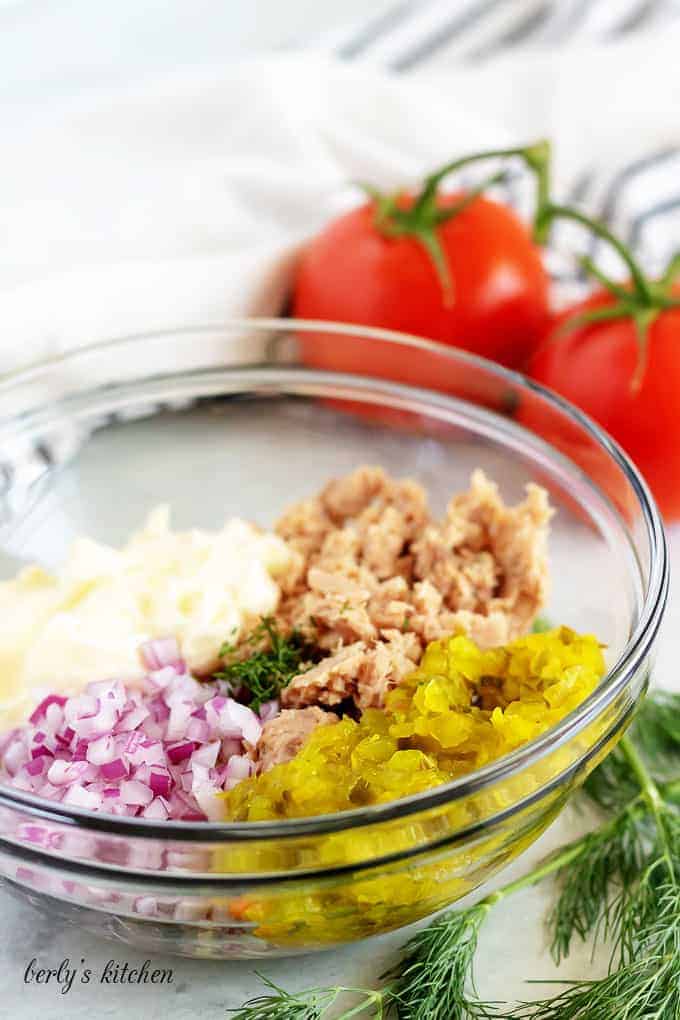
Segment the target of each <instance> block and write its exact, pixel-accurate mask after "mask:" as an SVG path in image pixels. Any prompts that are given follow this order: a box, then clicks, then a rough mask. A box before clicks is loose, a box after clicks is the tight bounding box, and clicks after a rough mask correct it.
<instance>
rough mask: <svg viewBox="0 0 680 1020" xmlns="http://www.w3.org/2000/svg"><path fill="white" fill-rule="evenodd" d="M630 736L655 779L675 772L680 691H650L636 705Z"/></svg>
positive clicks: (679, 744) (678, 751)
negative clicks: (637, 705) (677, 692)
mask: <svg viewBox="0 0 680 1020" xmlns="http://www.w3.org/2000/svg"><path fill="white" fill-rule="evenodd" d="M632 736H633V739H634V741H635V743H636V745H637V746H638V747H639V749H640V751H641V752H642V754H643V756H644V758H645V761H646V762H647V764H648V765H649V766H650V767H651V769H652V772H653V774H654V775H655V776H657V777H658V778H661V777H665V776H667V775H668V773H669V772H671V771H672V772H676V773H677V768H678V757H679V756H680V694H671V693H670V692H668V691H654V692H653V693H652V694H649V695H648V696H647V697H646V698H645V700H644V701H643V702H642V705H641V706H640V710H639V712H638V714H637V716H636V718H635V722H634V723H633V730H632Z"/></svg>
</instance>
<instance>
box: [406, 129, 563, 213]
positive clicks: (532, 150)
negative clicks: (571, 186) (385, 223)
mask: <svg viewBox="0 0 680 1020" xmlns="http://www.w3.org/2000/svg"><path fill="white" fill-rule="evenodd" d="M550 155H551V154H550V143H549V142H548V141H540V142H536V143H535V144H533V145H523V146H513V147H512V148H506V149H489V150H487V151H485V152H473V153H471V154H470V155H468V156H461V157H460V158H459V159H454V160H453V161H452V162H451V163H446V164H445V165H444V166H443V167H440V168H439V170H435V172H434V173H432V174H429V176H427V177H426V178H425V184H424V186H423V189H422V191H421V193H420V195H419V196H418V201H417V202H416V205H415V209H417V210H418V211H422V210H425V209H428V208H430V207H431V206H432V204H433V202H434V200H435V196H436V193H437V189H438V188H439V185H440V184H441V182H442V181H443V180H444V178H445V177H448V175H449V174H452V173H455V172H456V171H457V170H462V169H463V167H466V166H470V165H471V164H472V163H480V162H482V161H486V160H488V159H512V158H513V157H518V158H519V159H522V160H524V162H525V164H526V166H527V167H528V168H529V169H530V170H531V171H532V173H533V174H534V175H535V177H536V192H537V196H536V207H537V211H538V210H540V209H542V208H543V206H544V205H545V204H547V202H548V196H549V192H550Z"/></svg>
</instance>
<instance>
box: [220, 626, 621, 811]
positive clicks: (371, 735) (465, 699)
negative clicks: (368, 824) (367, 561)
mask: <svg viewBox="0 0 680 1020" xmlns="http://www.w3.org/2000/svg"><path fill="white" fill-rule="evenodd" d="M604 672H605V663H604V658H603V656H602V650H601V647H600V645H599V644H598V642H597V640H596V639H595V638H594V637H593V636H591V635H579V634H576V633H575V632H574V631H572V630H570V629H569V628H567V627H558V628H556V629H554V630H549V631H546V632H544V633H538V634H528V635H527V636H526V637H521V638H518V639H517V640H516V641H513V642H512V643H510V644H508V645H505V646H503V647H499V648H491V649H486V650H483V649H480V648H478V646H477V645H476V644H475V643H474V642H473V641H471V640H470V639H469V638H467V637H464V636H462V635H458V636H456V637H451V638H448V639H444V640H441V641H434V642H432V643H431V644H430V645H428V647H427V649H426V650H425V653H424V655H423V658H422V661H421V663H420V666H419V667H418V669H417V670H415V671H414V672H413V673H411V674H410V676H408V677H407V678H406V679H405V680H404V681H403V682H402V683H401V684H400V685H399V686H398V687H396V688H395V689H394V690H392V691H390V693H389V694H388V695H387V699H386V704H385V708H384V709H368V710H367V711H365V712H364V713H363V715H362V716H361V718H360V719H359V721H355V720H353V719H350V718H349V717H344V718H343V719H341V720H340V721H339V722H338V723H337V725H335V726H320V727H319V728H318V729H316V730H314V732H313V733H312V734H311V735H310V737H309V739H308V740H307V742H306V744H305V745H304V746H303V748H302V749H301V750H300V751H299V752H298V754H297V755H296V756H295V757H294V758H293V759H292V760H291V761H288V762H285V763H283V764H280V765H276V766H274V767H273V768H272V769H270V770H269V771H267V772H264V773H262V774H261V775H258V776H253V777H252V778H250V779H245V780H243V781H242V782H241V783H239V784H238V785H237V786H236V787H234V789H233V790H231V791H230V792H229V793H227V794H224V795H221V796H224V798H225V801H226V804H225V807H226V816H227V817H228V818H229V819H234V820H241V821H245V820H247V821H260V820H266V819H277V818H297V817H303V816H310V815H317V814H325V813H327V812H334V811H345V810H350V809H352V808H356V807H361V806H363V805H367V804H380V803H383V802H385V801H390V800H395V799H397V798H399V797H407V796H409V795H410V794H414V793H420V792H421V791H423V790H427V789H429V788H431V787H434V786H439V785H440V784H441V783H445V782H447V781H449V780H451V779H454V778H456V777H457V776H461V775H464V774H465V773H467V772H471V771H472V770H474V769H477V768H480V767H481V766H483V765H485V764H487V763H488V762H490V761H493V760H494V759H496V758H499V757H501V756H502V755H504V754H507V753H508V752H510V751H513V750H514V749H515V748H517V747H519V746H521V745H522V744H525V743H527V741H530V740H532V739H534V738H535V737H537V736H538V735H539V734H541V733H544V732H545V731H546V730H548V729H549V728H550V727H551V726H553V725H554V724H555V723H557V722H558V721H559V720H560V719H562V718H563V717H564V716H565V715H567V714H568V713H569V712H571V711H572V709H574V708H576V706H577V705H578V704H579V703H580V702H582V701H583V700H584V698H586V697H587V696H588V695H589V694H590V693H591V692H592V691H593V690H594V688H595V687H596V686H597V684H598V682H599V681H600V679H601V678H602V676H603V675H604Z"/></svg>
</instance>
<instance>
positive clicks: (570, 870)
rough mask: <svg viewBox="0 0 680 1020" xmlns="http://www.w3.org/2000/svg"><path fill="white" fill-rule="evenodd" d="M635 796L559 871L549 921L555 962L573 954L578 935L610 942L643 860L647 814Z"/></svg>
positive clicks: (590, 835)
mask: <svg viewBox="0 0 680 1020" xmlns="http://www.w3.org/2000/svg"><path fill="white" fill-rule="evenodd" d="M641 807H642V805H641V804H640V802H639V800H638V799H637V798H636V799H634V800H632V801H631V803H630V804H628V805H627V806H626V807H625V808H623V810H621V811H619V812H618V813H617V814H616V815H615V816H614V817H613V818H612V820H611V821H610V822H608V823H606V824H605V825H603V826H602V827H601V828H599V829H596V830H595V831H594V832H589V833H587V835H586V836H584V837H583V838H582V839H581V840H579V841H578V843H579V845H580V847H581V850H580V853H578V854H577V855H575V857H574V858H573V859H572V860H571V861H569V863H568V865H565V866H564V867H562V868H560V870H559V871H558V873H557V878H558V880H559V881H560V886H561V887H560V892H559V896H558V898H557V901H556V903H555V905H554V907H553V908H552V911H551V912H550V915H549V917H548V929H549V931H550V933H551V936H552V941H551V946H550V951H551V954H552V957H553V959H554V960H555V962H556V963H560V961H561V960H563V959H564V958H565V957H567V956H568V955H569V950H570V949H571V945H572V942H573V939H574V937H575V936H578V937H579V938H580V939H581V940H582V941H585V940H586V939H587V938H588V937H589V936H590V935H595V937H596V940H597V939H607V938H609V936H610V934H611V932H612V931H613V930H614V929H615V927H616V920H617V917H618V909H619V908H620V906H621V904H622V902H623V899H624V898H625V895H626V890H628V889H630V888H631V887H632V884H633V882H634V881H635V879H636V878H637V876H638V875H639V873H640V870H641V868H642V862H643V860H644V836H645V824H646V816H645V814H644V812H643V811H642V810H641Z"/></svg>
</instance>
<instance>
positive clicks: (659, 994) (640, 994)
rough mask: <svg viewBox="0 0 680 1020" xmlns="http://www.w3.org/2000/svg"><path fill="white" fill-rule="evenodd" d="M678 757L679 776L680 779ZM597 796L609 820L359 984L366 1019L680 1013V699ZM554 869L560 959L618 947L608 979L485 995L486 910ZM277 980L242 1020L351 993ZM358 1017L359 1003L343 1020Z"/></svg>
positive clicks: (292, 1019) (655, 717) (451, 917)
mask: <svg viewBox="0 0 680 1020" xmlns="http://www.w3.org/2000/svg"><path fill="white" fill-rule="evenodd" d="M674 758H675V761H674ZM673 764H675V777H674V778H671V779H669V778H668V777H669V775H670V773H671V769H672V765H673ZM664 777H665V778H664ZM586 793H587V795H588V796H589V797H590V799H591V800H593V801H594V802H595V803H596V804H597V805H598V806H599V807H600V808H603V809H604V810H605V811H607V812H608V813H609V814H610V817H609V818H608V819H607V820H605V821H604V822H603V824H602V825H601V826H600V827H599V828H597V829H595V830H594V831H593V832H590V833H587V834H586V835H585V836H582V837H580V838H579V839H576V840H574V841H573V842H572V843H569V844H567V845H566V846H564V847H562V848H560V849H559V850H558V851H556V852H555V853H553V854H551V855H550V856H549V857H548V858H547V859H546V860H544V861H543V862H542V863H540V864H539V865H538V866H537V867H536V868H534V869H533V870H532V871H530V872H529V873H527V874H526V875H524V876H522V877H520V878H518V879H516V880H514V881H513V882H509V883H507V884H506V885H504V886H502V887H501V888H500V889H497V890H496V891H495V892H493V893H490V894H489V895H488V896H486V897H485V898H484V899H483V900H481V901H480V902H479V903H477V904H476V905H475V906H473V907H468V908H465V909H462V910H450V911H448V912H447V913H445V914H442V915H440V916H439V917H438V918H437V919H436V920H435V921H434V922H432V924H430V925H429V926H428V927H426V928H423V929H422V930H421V931H419V932H418V933H417V934H416V935H415V936H413V938H412V939H411V940H410V941H409V942H408V943H407V945H406V947H405V948H404V951H403V955H402V957H401V959H400V961H399V962H398V963H397V964H396V965H395V967H394V968H393V969H392V970H391V971H390V972H388V974H387V975H385V977H386V978H387V979H388V982H389V983H388V984H387V985H386V986H385V987H384V988H383V989H382V990H381V991H379V992H372V991H371V990H369V989H364V990H359V989H354V990H353V993H354V994H355V995H360V996H362V1002H361V1004H360V1006H359V1010H360V1011H366V1010H370V1009H372V1010H373V1012H372V1013H366V1012H364V1014H363V1015H366V1016H371V1017H373V1018H376V1020H377V1018H382V1020H387V1018H388V1017H389V1018H392V1017H394V1018H395V1020H486V1018H489V1020H491V1018H494V1020H510V1018H514V1020H680V812H678V806H680V696H675V695H666V694H654V695H649V696H648V698H647V699H646V701H645V702H644V703H643V706H642V708H641V709H640V711H639V712H638V716H637V718H636V720H635V723H634V725H633V726H632V727H631V731H630V734H629V735H628V736H626V737H624V738H623V739H622V740H621V741H620V743H619V745H618V747H617V748H616V749H615V750H614V751H613V752H612V754H610V755H609V757H608V758H607V759H606V760H605V761H604V762H603V763H602V764H601V765H600V766H599V767H598V768H597V769H596V770H595V772H594V773H593V774H592V775H591V777H589V779H588V781H587V783H586ZM551 875H552V876H556V877H557V879H558V881H559V889H560V891H559V894H558V898H557V901H556V904H555V906H554V908H553V910H552V912H551V914H550V916H549V919H548V926H549V930H550V932H551V939H552V946H551V948H552V953H553V956H554V958H555V959H556V961H557V962H559V961H560V960H561V959H563V958H564V957H565V956H567V955H568V953H569V950H570V948H571V945H572V942H573V940H574V938H581V939H585V938H587V937H589V936H594V937H595V939H596V940H605V939H606V940H608V941H609V942H610V943H611V946H612V951H611V959H610V966H609V970H608V973H607V975H606V976H605V977H604V978H602V979H601V980H596V981H587V980H585V981H575V982H565V983H564V988H563V989H562V990H561V991H560V992H558V994H557V995H554V996H552V997H549V998H546V999H543V1000H539V1001H535V1002H525V1003H520V1004H518V1005H517V1006H514V1007H513V1006H508V1007H504V1006H503V1005H502V1004H499V1003H490V1002H483V1001H482V1000H480V999H479V997H478V995H477V991H476V987H475V980H474V957H475V953H476V949H477V942H478V938H479V933H480V930H481V928H482V926H483V923H484V921H485V918H486V917H487V916H488V914H489V913H490V911H491V909H492V908H493V907H494V906H495V905H496V904H497V903H499V902H500V901H501V900H503V899H505V898H506V897H508V896H511V895H513V894H514V893H517V892H519V891H520V890H521V889H525V888H527V887H529V886H532V885H536V884H538V883H539V882H541V881H543V880H544V879H545V878H547V877H548V876H551ZM270 987H271V988H272V989H273V990H275V991H276V993H277V994H276V996H273V997H268V1002H269V1012H262V1013H257V1012H252V1011H251V1012H249V1013H248V1012H244V1013H238V1014H237V1020H261V1018H262V1020H264V1017H267V1018H268V1020H269V1018H270V1017H271V1020H298V1018H304V1020H312V1018H321V1017H324V1016H325V1011H327V1010H328V1009H329V1008H330V1006H331V1005H332V1003H333V1002H335V1001H336V1000H337V998H338V995H339V994H340V991H344V990H339V989H314V990H312V991H311V992H309V993H299V994H298V996H293V997H292V998H291V997H290V996H288V993H286V992H284V991H283V990H282V989H278V988H276V986H273V985H270ZM305 996H309V997H310V998H309V999H308V1000H306V999H305ZM324 996H325V998H324ZM372 996H373V998H371V997H372ZM315 997H316V998H315ZM260 1001H264V1000H263V999H262V998H261V999H260V1000H251V1003H249V1004H246V1007H248V1006H252V1005H255V1004H257V1003H258V1002H260ZM298 1001H299V1002H301V1003H303V1004H304V1003H305V1002H309V1003H311V1004H312V1005H313V1006H314V1008H316V1009H317V1012H316V1013H314V1012H308V1013H303V1012H297V1013H295V1012H293V1011H292V1007H293V1004H294V1003H297V1002H298ZM286 1003H288V1004H289V1005H288V1006H287V1005H286ZM324 1003H325V1005H324ZM246 1007H243V1008H244V1009H245V1008H246ZM289 1007H290V1008H289ZM275 1009H279V1010H280V1011H279V1012H275ZM319 1009H320V1011H319ZM286 1010H287V1011H286ZM357 1015H359V1014H358V1013H357V1012H356V1009H355V1010H354V1011H350V1012H346V1013H343V1014H342V1016H341V1018H340V1020H346V1018H348V1017H350V1016H352V1017H353V1016H357Z"/></svg>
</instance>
